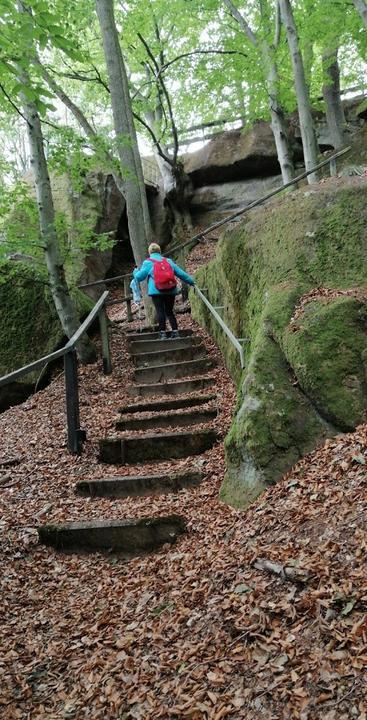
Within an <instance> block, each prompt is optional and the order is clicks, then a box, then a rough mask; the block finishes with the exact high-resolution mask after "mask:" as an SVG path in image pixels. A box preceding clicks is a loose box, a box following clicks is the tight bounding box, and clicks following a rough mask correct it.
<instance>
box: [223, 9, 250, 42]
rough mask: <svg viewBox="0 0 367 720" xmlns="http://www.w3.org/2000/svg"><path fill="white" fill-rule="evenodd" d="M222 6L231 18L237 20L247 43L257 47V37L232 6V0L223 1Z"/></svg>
mask: <svg viewBox="0 0 367 720" xmlns="http://www.w3.org/2000/svg"><path fill="white" fill-rule="evenodd" d="M223 2H224V4H225V5H226V6H227V8H228V10H229V12H230V13H231V15H232V17H233V18H234V19H235V20H237V22H238V24H239V26H240V28H241V30H242V31H243V32H244V33H245V35H247V37H248V39H249V41H250V42H251V43H252V45H255V46H257V44H258V43H257V37H256V35H255V33H254V32H253V31H252V30H251V28H250V25H249V24H248V22H247V21H246V20H245V18H244V17H243V15H241V13H240V11H239V10H238V8H237V7H236V6H235V5H234V4H233V2H232V0H223Z"/></svg>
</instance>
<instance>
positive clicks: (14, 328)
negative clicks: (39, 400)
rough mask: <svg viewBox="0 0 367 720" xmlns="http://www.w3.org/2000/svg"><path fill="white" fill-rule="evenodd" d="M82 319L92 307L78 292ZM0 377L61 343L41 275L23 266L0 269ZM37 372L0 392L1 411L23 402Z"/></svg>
mask: <svg viewBox="0 0 367 720" xmlns="http://www.w3.org/2000/svg"><path fill="white" fill-rule="evenodd" d="M73 295H74V300H75V301H76V303H77V306H78V310H79V313H80V315H81V316H83V315H86V314H87V313H88V312H89V310H90V308H91V306H92V304H91V302H90V300H89V299H88V298H87V297H86V296H85V295H84V294H83V293H81V292H80V291H78V290H76V291H74V292H73ZM0 306H1V313H0V348H1V349H0V377H2V376H3V375H6V374H8V373H10V372H11V371H12V370H16V369H17V368H21V367H23V366H24V365H27V364H28V363H30V362H32V360H37V359H38V358H40V357H42V356H44V355H48V354H49V353H51V352H52V351H53V350H55V349H56V347H57V346H58V345H59V343H60V342H61V341H62V339H63V332H62V329H61V325H60V321H59V319H58V317H57V315H56V311H55V308H54V304H53V301H52V297H51V293H50V291H49V289H48V286H47V284H45V277H44V275H42V276H41V275H40V274H39V273H38V272H37V271H36V270H34V269H33V268H32V267H30V266H29V265H28V264H26V263H21V262H18V263H14V262H13V263H10V262H9V264H8V266H4V265H2V268H1V282H0ZM39 374H40V373H39V371H37V372H36V373H31V374H29V375H26V376H24V378H22V379H21V380H19V381H18V382H16V383H12V384H11V385H6V386H4V387H2V388H0V411H2V410H5V409H6V408H8V407H10V406H11V405H16V404H18V403H20V402H22V401H23V400H25V398H26V397H28V395H30V393H31V392H32V391H34V385H35V383H36V381H37V379H38V377H39Z"/></svg>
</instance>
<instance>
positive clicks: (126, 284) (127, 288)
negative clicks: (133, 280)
mask: <svg viewBox="0 0 367 720" xmlns="http://www.w3.org/2000/svg"><path fill="white" fill-rule="evenodd" d="M129 279H130V278H129V277H125V278H124V295H125V298H126V311H127V321H128V322H132V321H133V319H134V318H133V314H132V311H131V300H130V299H129V298H130V295H131V290H130V283H129Z"/></svg>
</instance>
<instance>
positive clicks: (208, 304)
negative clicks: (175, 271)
mask: <svg viewBox="0 0 367 720" xmlns="http://www.w3.org/2000/svg"><path fill="white" fill-rule="evenodd" d="M194 291H195V293H196V294H197V295H198V296H199V298H200V299H201V300H202V301H203V303H204V305H206V307H207V308H208V310H209V311H210V312H211V314H212V315H213V317H214V318H215V319H216V321H217V323H218V325H220V327H221V328H222V330H223V331H224V332H225V334H226V335H227V337H228V338H229V339H230V341H231V343H232V345H233V346H234V347H235V348H236V350H237V352H238V354H239V356H240V363H241V370H243V369H244V367H245V354H244V351H243V347H242V345H241V341H242V342H243V341H244V338H241V341H240V339H239V338H236V337H235V335H233V332H232V330H230V329H229V327H228V325H226V323H225V322H224V320H223V319H222V318H221V316H220V315H219V314H218V313H217V311H216V309H215V307H214V306H213V305H212V304H211V302H210V301H209V300H208V298H207V297H205V295H204V293H203V292H202V291H201V290H200V289H199V288H198V287H197V285H194Z"/></svg>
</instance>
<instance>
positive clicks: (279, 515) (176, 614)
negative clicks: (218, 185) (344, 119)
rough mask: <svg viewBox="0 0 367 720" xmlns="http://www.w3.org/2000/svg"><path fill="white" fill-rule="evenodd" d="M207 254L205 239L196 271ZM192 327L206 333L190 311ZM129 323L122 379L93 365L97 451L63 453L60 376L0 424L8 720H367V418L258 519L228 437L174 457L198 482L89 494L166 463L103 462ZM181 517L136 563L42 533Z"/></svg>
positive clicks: (224, 418)
mask: <svg viewBox="0 0 367 720" xmlns="http://www.w3.org/2000/svg"><path fill="white" fill-rule="evenodd" d="M210 253H211V249H210V245H200V246H198V247H197V248H196V250H195V251H193V253H192V255H191V261H190V269H191V270H192V269H194V267H195V265H197V264H199V263H201V262H203V261H204V260H206V259H207V258H208V257H209V256H210ZM120 312H121V311H120V310H119V309H118V308H117V307H116V306H114V307H113V308H111V317H112V318H113V319H118V313H120ZM180 325H181V327H195V328H196V329H197V326H195V323H194V322H193V321H192V319H191V317H190V316H189V315H183V316H180ZM124 329H126V327H125V325H124V323H121V324H119V325H117V324H116V325H113V327H112V332H111V335H112V337H111V346H112V358H113V364H114V371H113V374H112V375H110V376H104V375H103V374H102V372H101V368H100V364H95V365H91V366H88V367H85V368H80V369H79V376H80V386H81V387H80V397H81V417H82V426H83V427H84V428H85V429H86V431H87V437H88V440H87V443H86V444H85V449H84V453H83V455H81V456H80V457H75V456H71V455H69V454H68V452H67V449H66V432H65V411H64V388H63V374H62V373H61V371H60V374H59V375H56V376H55V377H54V379H53V381H52V383H51V384H50V385H49V386H48V387H47V388H46V389H45V390H43V391H41V392H39V393H38V394H37V395H34V396H33V397H30V398H29V399H28V400H27V401H26V402H25V403H23V404H22V405H19V406H17V407H14V408H12V409H10V410H8V411H7V412H5V413H3V414H2V415H1V416H0V433H1V439H2V442H1V449H0V507H1V516H0V518H1V519H0V537H1V546H0V557H1V570H2V572H1V577H0V583H1V607H0V615H1V655H0V716H1V718H3V719H4V720H13V719H14V720H15V719H18V718H20V719H21V720H26V719H27V720H28V719H29V720H61V719H65V720H79V719H80V720H83V719H84V718H90V719H91V720H117V719H120V720H130V719H134V718H135V719H137V720H153V718H154V719H155V718H164V719H165V720H176V719H178V718H188V719H191V720H206V719H207V720H221V719H222V718H234V719H236V718H238V719H240V718H244V719H245V720H255V718H256V719H257V718H264V719H265V720H280V719H282V720H283V719H284V720H288V719H289V718H299V719H300V720H321V719H322V720H347V719H348V720H349V718H355V719H356V720H366V718H367V685H366V670H367V573H366V556H367V529H366V512H367V473H366V463H367V453H366V448H367V427H365V426H364V427H360V428H358V429H357V431H356V432H355V433H352V434H349V435H340V436H338V437H336V438H335V439H333V440H329V441H327V443H326V444H325V446H324V447H323V448H321V449H319V450H317V451H316V452H314V453H313V454H311V455H309V456H308V457H306V458H304V459H303V460H302V461H301V462H300V463H298V465H297V466H296V467H295V468H294V469H293V470H292V472H290V473H289V474H288V475H287V476H286V477H285V478H284V479H283V480H282V481H281V482H280V483H279V484H278V485H276V486H274V487H271V488H269V489H268V491H267V492H266V493H265V494H264V495H263V496H262V497H261V498H259V499H258V500H257V501H256V502H255V503H254V504H253V505H252V506H251V508H249V509H248V510H247V511H235V510H233V509H232V508H230V507H228V506H227V505H224V504H223V503H221V502H220V501H219V499H218V491H219V487H220V484H221V481H222V479H223V474H224V452H223V443H222V442H220V443H218V444H217V445H216V446H215V447H214V448H213V449H211V450H209V451H207V452H206V453H205V454H204V455H202V456H200V457H199V458H188V459H185V460H181V461H174V463H171V462H167V463H166V464H165V466H166V467H167V469H168V468H169V469H171V467H172V465H173V464H174V465H175V467H180V468H181V467H183V466H184V467H189V466H190V467H197V466H199V467H201V469H202V470H203V471H204V476H205V477H204V482H203V483H202V484H201V485H200V486H199V487H197V488H193V489H187V490H182V491H180V492H178V493H177V494H172V495H162V496H155V497H143V498H131V499H123V500H110V499H97V498H96V499H93V500H86V499H83V498H79V497H77V496H76V495H74V491H73V486H74V484H75V482H76V481H78V480H81V479H89V478H96V477H107V476H112V475H120V476H121V475H123V474H139V473H140V474H146V473H147V472H149V471H150V470H152V469H153V468H154V464H153V463H151V464H149V465H143V466H141V465H140V466H137V467H134V466H129V467H125V466H123V467H118V466H108V465H107V466H106V465H102V464H101V463H99V461H98V459H97V451H98V439H99V438H102V437H105V436H106V435H108V434H109V433H111V432H112V431H114V430H113V429H114V421H115V419H116V416H117V410H118V407H119V406H120V405H121V404H123V403H124V402H125V401H126V400H127V399H128V396H127V393H126V388H127V386H128V385H129V384H131V373H132V367H131V364H130V360H129V356H128V354H127V351H126V346H125V344H124V338H123V331H124ZM200 332H202V334H203V336H204V340H205V344H206V346H207V349H208V352H209V353H210V354H212V355H213V356H215V357H216V358H217V359H218V362H219V365H218V367H217V368H216V369H215V371H214V372H215V373H216V392H217V393H218V397H219V400H220V407H221V412H220V413H219V416H218V419H217V421H216V426H217V428H218V430H220V432H221V433H222V436H223V437H224V435H225V433H226V431H227V429H228V427H229V424H230V420H231V414H232V412H233V408H234V404H235V395H236V393H235V388H234V386H233V383H232V382H231V380H230V378H229V376H228V374H227V372H226V370H225V369H224V367H223V362H222V360H221V357H220V354H219V352H218V350H217V348H216V347H215V345H214V343H213V342H212V341H211V339H210V338H209V337H208V336H207V335H206V334H205V332H203V331H201V330H200ZM129 400H131V398H129ZM12 458H14V459H17V462H18V464H14V465H10V466H4V465H1V462H4V461H7V460H9V459H12ZM162 465H163V464H162V463H160V470H161V469H162ZM169 513H178V514H180V515H183V516H184V517H185V519H186V521H187V525H188V530H189V531H188V534H187V535H185V536H183V537H182V538H180V540H179V541H178V542H177V544H176V545H174V546H164V547H163V548H162V549H161V550H160V551H159V552H156V553H154V554H149V555H144V556H140V557H135V558H132V559H127V558H123V557H121V556H119V555H115V554H112V553H110V554H108V553H107V554H93V555H87V554H85V555H83V554H61V553H57V552H56V551H54V550H51V549H49V548H46V547H43V546H41V545H39V544H38V540H37V529H36V528H37V525H39V524H42V523H44V522H60V521H71V520H78V519H87V518H121V517H141V516H145V515H152V514H153V515H160V514H169ZM264 561H265V562H264Z"/></svg>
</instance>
